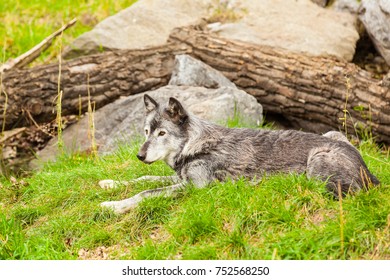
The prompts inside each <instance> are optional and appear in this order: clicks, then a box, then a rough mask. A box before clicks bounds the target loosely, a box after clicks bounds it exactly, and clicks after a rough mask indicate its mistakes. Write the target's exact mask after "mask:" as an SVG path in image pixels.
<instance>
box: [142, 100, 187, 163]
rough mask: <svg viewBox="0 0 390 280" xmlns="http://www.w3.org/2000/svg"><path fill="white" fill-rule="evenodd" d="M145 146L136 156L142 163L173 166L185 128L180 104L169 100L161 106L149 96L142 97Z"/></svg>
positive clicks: (185, 114) (184, 134)
mask: <svg viewBox="0 0 390 280" xmlns="http://www.w3.org/2000/svg"><path fill="white" fill-rule="evenodd" d="M144 103H145V126H144V132H145V136H146V141H145V143H144V144H143V145H142V146H141V148H140V150H139V152H138V154H137V157H138V159H139V160H141V161H143V162H145V163H153V162H155V161H157V160H163V161H165V162H166V163H167V164H168V165H170V166H171V167H173V164H174V158H175V156H176V155H177V154H178V153H179V152H180V148H181V147H183V145H184V144H185V142H186V127H187V125H188V122H189V115H188V114H187V112H186V110H185V109H184V108H183V106H182V105H181V103H180V102H179V101H178V100H177V99H175V98H173V97H171V98H169V101H168V104H167V105H165V106H161V104H158V103H157V102H156V101H155V100H154V99H153V98H151V97H150V96H149V95H147V94H145V95H144Z"/></svg>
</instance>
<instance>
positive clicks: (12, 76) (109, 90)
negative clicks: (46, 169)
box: [0, 44, 187, 129]
mask: <svg viewBox="0 0 390 280" xmlns="http://www.w3.org/2000/svg"><path fill="white" fill-rule="evenodd" d="M185 52H187V47H186V46H183V45H182V46H180V45H179V44H166V45H164V46H160V47H154V48H149V49H145V50H127V51H117V52H107V53H101V54H97V55H91V56H86V57H81V58H78V59H74V60H70V61H66V62H63V63H62V64H61V82H60V89H61V90H62V91H63V97H62V114H63V115H69V114H78V113H79V111H80V110H82V111H83V112H85V111H86V109H87V105H88V102H87V100H88V90H89V92H90V96H91V100H92V102H94V103H95V106H96V109H98V108H100V107H102V106H104V105H105V104H107V103H110V102H112V101H114V100H116V99H117V98H119V97H120V96H127V95H130V94H136V93H140V92H143V91H147V90H150V89H154V88H158V87H161V86H163V85H166V84H167V83H168V81H169V78H170V76H171V72H172V68H173V63H174V57H175V55H176V54H181V53H185ZM58 76H59V65H58V64H50V65H44V66H38V67H34V68H31V69H27V70H11V71H9V72H5V74H4V77H3V81H2V91H1V94H0V121H1V122H5V128H6V129H11V128H13V127H20V126H24V125H27V124H28V123H29V122H30V121H31V118H33V119H34V121H35V122H37V123H41V122H50V121H51V120H53V119H55V116H56V112H55V102H56V97H57V95H58ZM4 93H5V94H4ZM6 100H7V102H6ZM5 104H6V106H5ZM80 104H81V108H80ZM4 109H6V112H5V114H4ZM4 116H5V118H4Z"/></svg>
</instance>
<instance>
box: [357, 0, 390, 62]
mask: <svg viewBox="0 0 390 280" xmlns="http://www.w3.org/2000/svg"><path fill="white" fill-rule="evenodd" d="M359 19H360V20H361V21H362V23H363V24H364V27H365V28H366V30H367V33H368V35H369V36H370V38H371V40H372V41H373V43H374V45H375V47H376V49H377V50H378V52H379V53H380V54H381V55H382V56H383V58H384V59H385V60H386V63H387V64H388V65H390V1H389V0H362V2H361V6H360V9H359Z"/></svg>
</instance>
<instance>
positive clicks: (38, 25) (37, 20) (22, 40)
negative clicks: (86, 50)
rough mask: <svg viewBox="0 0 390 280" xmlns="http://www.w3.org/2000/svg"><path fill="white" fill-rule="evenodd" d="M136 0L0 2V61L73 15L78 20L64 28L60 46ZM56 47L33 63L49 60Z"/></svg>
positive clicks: (35, 42)
mask: <svg viewBox="0 0 390 280" xmlns="http://www.w3.org/2000/svg"><path fill="white" fill-rule="evenodd" d="M135 1H136V0H118V1H115V0H101V1H92V0H82V1H71V0H7V1H0V18H1V21H0V34H2V38H1V40H0V49H1V50H2V52H1V59H0V63H1V62H3V61H7V60H8V59H9V58H15V57H17V56H19V55H21V54H22V53H24V52H26V51H28V50H29V49H31V48H33V47H34V46H35V45H37V44H38V43H40V42H41V41H42V40H43V39H45V38H46V37H47V36H49V35H50V34H51V33H53V32H54V31H56V30H57V29H59V28H60V27H61V26H62V25H63V24H65V23H67V22H69V21H70V20H72V19H73V18H77V19H78V22H77V23H76V25H75V26H73V27H71V28H70V29H68V30H66V31H65V33H64V35H63V43H62V45H63V46H66V45H68V44H69V43H70V42H72V41H73V40H74V39H75V38H76V37H78V36H79V35H81V34H82V33H84V32H86V31H89V30H91V29H92V28H93V27H94V26H95V25H96V24H97V23H98V22H99V21H101V20H103V19H104V18H106V17H108V16H110V15H113V14H115V13H116V12H118V11H120V10H122V9H124V8H127V7H129V6H130V5H131V4H133V3H134V2H135ZM58 51H59V48H56V47H51V48H49V49H48V50H46V51H45V52H44V53H43V54H42V55H41V56H40V57H39V59H37V60H36V61H35V62H34V64H42V63H43V62H52V61H54V60H55V58H56V55H57V54H58Z"/></svg>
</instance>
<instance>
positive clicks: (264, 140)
mask: <svg viewBox="0 0 390 280" xmlns="http://www.w3.org/2000/svg"><path fill="white" fill-rule="evenodd" d="M144 102H145V111H146V115H145V134H146V141H145V143H144V144H143V145H142V146H141V148H140V150H139V153H138V155H137V156H138V158H139V159H140V160H142V161H143V162H145V163H152V162H154V161H156V160H163V161H165V162H166V163H167V164H168V165H169V166H170V167H171V168H173V169H174V170H175V171H176V174H177V176H178V177H171V178H169V179H170V180H173V181H175V182H176V184H175V185H172V186H170V187H166V188H159V189H154V190H147V191H144V192H142V193H139V194H137V195H135V196H134V197H131V198H129V199H125V200H122V201H109V202H104V203H102V206H104V207H109V208H112V209H114V210H115V211H116V212H118V213H124V212H126V211H128V210H130V209H131V208H134V207H135V206H136V205H137V204H138V203H139V202H140V201H141V200H142V199H143V198H145V197H149V196H156V195H162V194H163V195H171V194H173V193H174V192H176V191H177V190H179V189H181V188H183V187H184V186H185V185H186V184H188V183H192V184H193V185H194V186H196V187H200V188H201V187H205V186H207V185H208V184H209V183H211V182H213V181H215V180H219V181H224V180H227V179H236V178H238V177H245V178H249V179H252V178H254V177H256V176H257V177H262V176H263V175H266V174H274V173H298V174H301V173H306V175H307V176H308V177H309V178H318V179H320V180H323V181H326V187H327V189H328V190H329V191H330V192H331V193H332V194H333V195H334V196H335V197H338V196H339V193H340V190H341V193H342V194H343V195H345V194H347V193H354V192H357V191H359V190H361V189H367V188H368V187H369V185H370V184H374V185H377V184H379V181H378V179H377V178H376V177H375V176H374V175H372V174H371V173H370V171H369V170H368V168H367V166H366V164H365V163H364V161H363V159H362V157H361V155H360V153H359V151H358V150H357V149H356V148H355V147H354V146H352V145H351V144H350V143H349V142H348V140H347V139H346V138H345V137H344V136H343V135H342V134H341V133H339V132H335V131H331V132H328V133H326V134H324V135H317V134H313V133H306V132H302V131H295V130H283V131H280V130H265V129H256V130H255V129H248V128H233V129H232V128H226V127H222V126H219V125H216V124H214V123H210V122H208V121H205V120H202V119H200V118H198V117H196V116H194V115H192V114H191V113H189V112H187V111H186V110H185V109H184V108H183V106H182V105H181V103H180V102H179V101H178V100H176V99H175V98H170V99H169V102H168V104H166V105H163V104H158V103H157V102H156V101H155V100H153V99H152V98H151V97H150V96H148V95H145V96H144ZM144 179H145V180H150V179H152V180H160V179H159V178H155V177H153V178H152V177H149V178H146V177H145V178H140V179H136V180H144ZM100 185H101V186H102V187H114V186H115V185H118V183H117V182H114V181H112V180H105V181H101V182H100Z"/></svg>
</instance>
